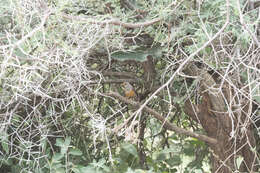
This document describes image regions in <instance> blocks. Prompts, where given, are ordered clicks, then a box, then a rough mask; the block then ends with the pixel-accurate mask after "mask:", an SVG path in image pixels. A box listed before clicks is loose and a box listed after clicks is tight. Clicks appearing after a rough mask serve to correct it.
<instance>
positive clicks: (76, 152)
mask: <svg viewBox="0 0 260 173" xmlns="http://www.w3.org/2000/svg"><path fill="white" fill-rule="evenodd" d="M69 154H71V155H73V156H81V155H82V152H81V151H80V150H79V149H71V150H70V151H69Z"/></svg>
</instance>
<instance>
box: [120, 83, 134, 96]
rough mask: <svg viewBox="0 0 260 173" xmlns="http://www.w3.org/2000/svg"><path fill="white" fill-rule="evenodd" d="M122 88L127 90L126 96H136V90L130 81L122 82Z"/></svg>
mask: <svg viewBox="0 0 260 173" xmlns="http://www.w3.org/2000/svg"><path fill="white" fill-rule="evenodd" d="M121 85H122V89H123V90H124V92H125V97H126V98H128V99H130V98H136V96H137V95H136V93H135V90H134V87H133V86H132V85H131V84H130V83H129V82H123V83H122V84H121Z"/></svg>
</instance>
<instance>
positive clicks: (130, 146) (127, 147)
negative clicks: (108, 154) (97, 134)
mask: <svg viewBox="0 0 260 173" xmlns="http://www.w3.org/2000/svg"><path fill="white" fill-rule="evenodd" d="M122 149H124V150H125V151H126V152H128V153H130V154H132V155H133V156H135V157H138V153H137V150H136V148H135V146H134V145H133V144H130V143H125V144H123V145H122Z"/></svg>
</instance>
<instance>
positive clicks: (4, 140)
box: [0, 131, 9, 154]
mask: <svg viewBox="0 0 260 173" xmlns="http://www.w3.org/2000/svg"><path fill="white" fill-rule="evenodd" d="M0 136H1V137H0V140H1V145H2V147H3V149H4V151H5V152H6V153H7V154H8V153H9V146H8V135H7V133H6V132H5V131H3V132H2V133H0Z"/></svg>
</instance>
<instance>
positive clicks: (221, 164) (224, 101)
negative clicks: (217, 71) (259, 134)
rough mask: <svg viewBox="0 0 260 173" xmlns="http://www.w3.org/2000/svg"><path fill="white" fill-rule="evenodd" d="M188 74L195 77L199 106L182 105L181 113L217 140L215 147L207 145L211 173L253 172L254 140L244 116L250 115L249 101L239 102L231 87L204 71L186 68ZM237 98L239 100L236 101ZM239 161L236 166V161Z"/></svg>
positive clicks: (250, 127) (188, 102)
mask: <svg viewBox="0 0 260 173" xmlns="http://www.w3.org/2000/svg"><path fill="white" fill-rule="evenodd" d="M185 72H186V73H187V74H188V75H193V76H199V77H200V79H201V81H200V92H199V95H200V96H201V103H197V104H192V102H191V100H187V101H186V102H185V110H184V111H185V113H186V114H187V115H189V116H190V117H191V118H192V119H193V120H195V121H196V122H198V123H200V124H201V126H202V127H203V128H204V130H205V132H206V133H207V135H208V136H209V137H212V138H215V139H217V141H218V144H217V145H213V144H208V145H209V147H210V149H211V153H212V157H211V164H212V172H214V173H215V172H218V173H229V172H230V173H231V172H234V171H235V170H239V171H243V172H252V171H256V167H255V166H254V165H256V163H255V162H256V154H255V153H254V152H253V151H252V149H253V148H254V147H255V138H254V135H253V130H252V125H251V121H250V118H249V116H250V115H248V114H247V113H248V112H250V106H249V101H246V100H247V99H246V98H245V99H244V101H242V100H241V98H243V97H242V96H239V95H237V94H238V93H236V95H235V94H234V92H233V88H232V87H230V86H229V85H227V84H225V83H223V84H222V85H221V86H219V84H218V81H217V80H214V79H213V77H212V76H211V75H210V74H209V73H208V72H207V71H205V70H200V69H198V68H197V67H196V66H195V65H193V64H192V65H189V67H188V68H187V69H186V70H185ZM237 98H240V100H238V99H237ZM237 105H238V106H237ZM241 158H242V159H243V162H242V164H241V165H237V160H238V159H241Z"/></svg>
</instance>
